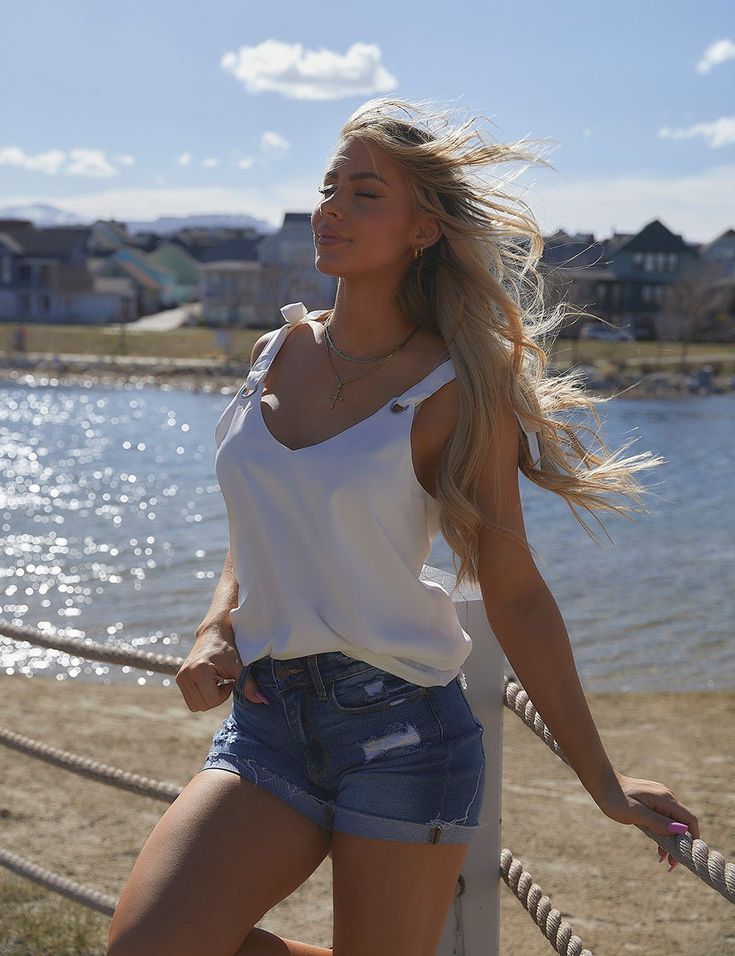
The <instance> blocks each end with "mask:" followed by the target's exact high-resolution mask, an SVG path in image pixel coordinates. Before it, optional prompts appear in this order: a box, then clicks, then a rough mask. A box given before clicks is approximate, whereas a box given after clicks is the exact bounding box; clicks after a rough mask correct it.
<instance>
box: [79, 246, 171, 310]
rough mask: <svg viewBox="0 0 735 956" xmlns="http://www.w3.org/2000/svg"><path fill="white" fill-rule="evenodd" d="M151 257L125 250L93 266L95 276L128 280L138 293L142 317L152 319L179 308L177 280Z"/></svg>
mask: <svg viewBox="0 0 735 956" xmlns="http://www.w3.org/2000/svg"><path fill="white" fill-rule="evenodd" d="M151 255H152V254H151V253H147V252H143V251H142V250H141V249H135V248H133V247H131V246H121V247H120V248H119V249H117V250H116V251H115V252H113V253H112V255H109V256H107V257H106V258H104V259H95V260H94V261H93V262H91V263H90V268H91V269H92V270H93V272H94V274H95V275H96V276H99V277H104V278H128V279H129V280H130V281H131V283H132V285H133V287H134V288H135V292H136V300H137V311H138V315H150V314H152V313H154V312H160V311H161V310H162V309H166V308H173V307H175V306H176V305H178V304H179V302H178V301H177V295H178V294H179V288H178V286H177V281H176V276H175V275H174V273H173V272H172V271H171V270H170V269H167V268H166V267H165V266H163V265H161V264H160V263H158V262H156V261H155V260H154V259H152V258H151Z"/></svg>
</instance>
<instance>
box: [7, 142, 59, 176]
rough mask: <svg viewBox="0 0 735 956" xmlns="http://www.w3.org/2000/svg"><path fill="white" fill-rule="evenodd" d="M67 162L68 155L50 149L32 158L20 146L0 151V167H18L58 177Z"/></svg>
mask: <svg viewBox="0 0 735 956" xmlns="http://www.w3.org/2000/svg"><path fill="white" fill-rule="evenodd" d="M65 161H66V153H64V152H62V150H60V149H50V150H48V151H47V152H45V153H36V155H35V156H32V155H31V154H30V153H26V152H25V151H24V150H22V149H20V147H18V146H5V147H3V148H1V149H0V166H18V167H20V168H21V169H28V170H30V171H32V172H41V173H46V174H47V175H49V176H54V175H56V174H57V173H58V172H59V170H60V169H61V167H62V166H63V165H64V163H65Z"/></svg>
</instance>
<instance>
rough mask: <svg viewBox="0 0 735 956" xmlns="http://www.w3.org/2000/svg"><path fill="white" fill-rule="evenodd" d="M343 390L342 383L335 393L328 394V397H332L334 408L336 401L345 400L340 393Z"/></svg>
mask: <svg viewBox="0 0 735 956" xmlns="http://www.w3.org/2000/svg"><path fill="white" fill-rule="evenodd" d="M341 391H342V385H341V384H340V385H339V386H338V388H337V391H336V392H335V393H334V395H329V396H327V397H328V398H331V399H332V408H334V403H335V402H337V401H340V402H341V401H342V400H343V399H342V396H341V395H340V394H339V393H340V392H341Z"/></svg>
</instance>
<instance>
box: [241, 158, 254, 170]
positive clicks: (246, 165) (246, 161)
mask: <svg viewBox="0 0 735 956" xmlns="http://www.w3.org/2000/svg"><path fill="white" fill-rule="evenodd" d="M254 162H255V158H254V157H253V156H242V157H240V159H238V161H237V165H238V168H239V169H250V167H251V166H252V165H253V163H254Z"/></svg>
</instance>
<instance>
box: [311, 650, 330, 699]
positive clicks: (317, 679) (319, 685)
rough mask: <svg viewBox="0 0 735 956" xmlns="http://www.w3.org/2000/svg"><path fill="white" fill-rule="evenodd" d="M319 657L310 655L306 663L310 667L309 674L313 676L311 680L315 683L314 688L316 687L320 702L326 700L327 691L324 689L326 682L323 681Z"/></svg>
mask: <svg viewBox="0 0 735 956" xmlns="http://www.w3.org/2000/svg"><path fill="white" fill-rule="evenodd" d="M318 656H319V655H318V654H309V655H308V656H307V658H306V661H307V663H308V665H309V674H310V675H311V679H312V680H313V681H314V686H315V687H316V695H317V697H318V698H319V700H326V699H327V691H326V688H325V687H324V681H323V680H322V675H321V673H320V671H319V663H318V660H317V658H318Z"/></svg>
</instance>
